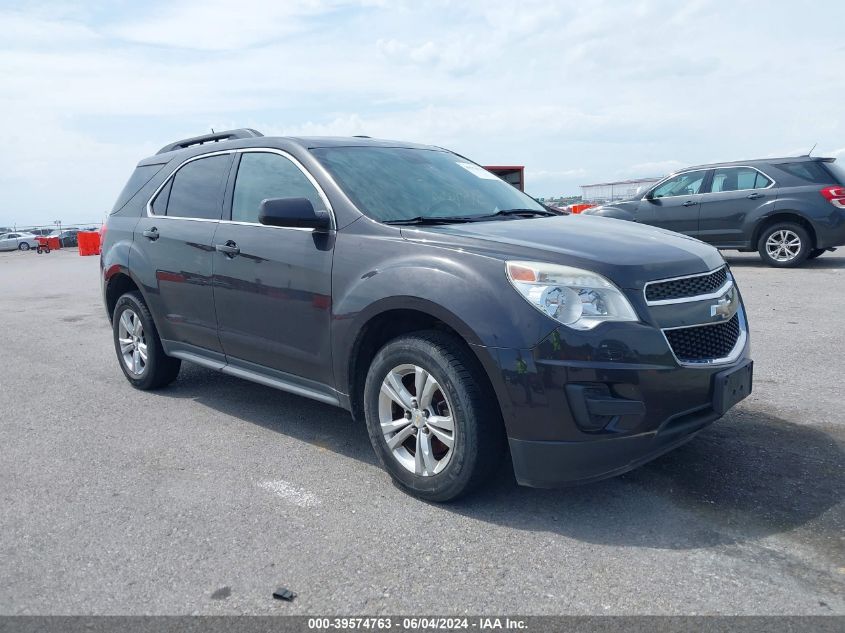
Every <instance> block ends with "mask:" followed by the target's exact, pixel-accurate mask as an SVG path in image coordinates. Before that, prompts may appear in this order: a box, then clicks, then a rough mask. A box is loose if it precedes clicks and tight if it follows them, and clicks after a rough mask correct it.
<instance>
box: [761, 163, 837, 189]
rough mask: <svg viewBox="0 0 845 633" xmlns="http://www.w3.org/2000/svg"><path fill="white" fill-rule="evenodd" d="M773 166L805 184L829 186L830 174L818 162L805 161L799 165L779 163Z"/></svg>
mask: <svg viewBox="0 0 845 633" xmlns="http://www.w3.org/2000/svg"><path fill="white" fill-rule="evenodd" d="M775 166H776V167H777V168H778V169H780V170H782V171H785V172H786V173H788V174H790V175H792V176H795V177H796V178H800V179H801V180H805V181H806V182H811V183H816V184H820V185H824V184H830V173H828V171H827V170H826V169H825V168H824V167H823V166H822V165H821V163H819V162H818V161H814V160H807V161H802V162H800V163H780V164H778V165H775Z"/></svg>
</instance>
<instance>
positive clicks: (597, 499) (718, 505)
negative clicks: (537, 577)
mask: <svg viewBox="0 0 845 633" xmlns="http://www.w3.org/2000/svg"><path fill="white" fill-rule="evenodd" d="M844 495H845V453H843V450H842V446H841V445H840V444H839V442H837V441H836V440H835V439H834V438H833V437H832V436H831V435H828V434H827V433H825V432H824V431H822V430H819V429H817V428H814V427H810V426H806V425H801V424H795V423H793V422H789V421H786V420H783V419H780V418H778V417H775V416H772V415H768V414H766V413H764V412H761V411H757V410H753V409H749V408H743V407H740V408H738V409H735V410H734V411H732V412H730V413H729V414H728V415H726V416H725V417H724V418H722V419H721V420H719V421H717V422H716V423H715V424H713V425H712V426H710V427H708V428H707V429H705V430H704V431H702V432H701V433H700V434H699V435H698V436H697V437H695V438H694V439H693V440H691V441H690V442H688V443H687V444H684V445H683V446H681V447H679V448H677V449H675V450H674V451H672V452H670V453H667V454H666V455H664V456H662V457H660V458H658V459H656V460H654V461H652V462H650V463H648V464H646V465H644V466H641V467H640V468H638V469H636V470H633V471H631V472H629V473H627V474H625V475H622V476H621V477H616V478H613V479H608V480H605V481H601V482H598V483H594V484H588V485H584V486H576V487H571V488H564V489H561V490H534V489H526V488H520V487H518V486H517V485H516V482H515V480H514V478H513V475H512V474H511V473H509V472H508V471H507V470H506V469H503V471H502V472H501V473H500V476H499V480H498V481H497V482H496V485H495V486H493V487H491V488H489V489H487V490H483V491H481V492H480V493H479V494H477V495H476V496H475V497H474V498H472V499H468V500H466V501H460V502H458V503H457V504H455V510H456V511H458V512H461V513H462V514H466V515H469V516H473V517H476V518H478V519H481V520H485V521H490V522H493V523H497V524H504V525H508V526H510V527H514V528H519V529H528V530H545V531H551V532H557V533H560V534H563V535H565V536H568V537H571V538H576V539H579V540H582V541H588V542H592V543H600V544H611V545H624V546H640V547H651V548H665V549H692V548H700V547H711V546H715V545H724V544H730V543H737V542H742V541H746V540H751V539H758V538H761V537H765V536H769V535H773V534H778V533H783V532H788V531H792V530H796V529H799V528H801V527H802V526H804V525H806V524H808V523H810V522H813V523H814V526H813V530H812V532H813V535H814V536H813V537H810V536H807V539H811V538H827V539H828V540H829V542H831V543H832V542H836V543H838V542H839V535H840V530H841V527H840V525H841V521H842V518H843V517H842V512H841V507H840V508H839V509H837V510H836V512H834V513H828V511H829V510H831V509H833V508H836V507H837V506H839V504H841V502H842V501H843V496H844ZM825 513H828V515H827V516H823V515H825ZM833 514H838V515H839V516H838V518H837V517H835V516H832V515H833Z"/></svg>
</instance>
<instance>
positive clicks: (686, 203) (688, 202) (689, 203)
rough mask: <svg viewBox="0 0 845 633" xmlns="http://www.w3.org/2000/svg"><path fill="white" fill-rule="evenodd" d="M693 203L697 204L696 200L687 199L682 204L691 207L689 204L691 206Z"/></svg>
mask: <svg viewBox="0 0 845 633" xmlns="http://www.w3.org/2000/svg"><path fill="white" fill-rule="evenodd" d="M694 204H698V203H697V202H693V201H692V200H687V201H686V202H684V206H685V207H691V206H692V205H694Z"/></svg>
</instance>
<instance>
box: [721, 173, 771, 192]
mask: <svg viewBox="0 0 845 633" xmlns="http://www.w3.org/2000/svg"><path fill="white" fill-rule="evenodd" d="M771 184H772V180H771V179H769V178H767V177H766V176H764V175H763V174H761V173H760V172H759V171H757V170H756V169H751V168H750V167H721V168H718V169H716V170H714V172H713V184H711V185H710V192H711V193H720V192H723V191H743V190H746V189H765V188H766V187H768V186H769V185H771Z"/></svg>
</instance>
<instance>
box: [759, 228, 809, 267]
mask: <svg viewBox="0 0 845 633" xmlns="http://www.w3.org/2000/svg"><path fill="white" fill-rule="evenodd" d="M757 250H758V252H759V253H760V257H761V258H762V259H763V261H764V262H765V263H767V264H768V265H769V266H774V267H775V268H792V267H794V266H798V265H799V264H801V263H802V262H803V261H804V260H806V259H807V256H808V255H809V254H810V251H811V250H812V240H811V239H810V235H809V233H807V230H806V229H805V228H804V227H803V226H801V225H800V224H795V223H794V222H778V223H777V224H773V225H771V226H769V227H767V228H766V229H764V230H763V233H762V234H761V235H760V239H759V241H758V242H757Z"/></svg>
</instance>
